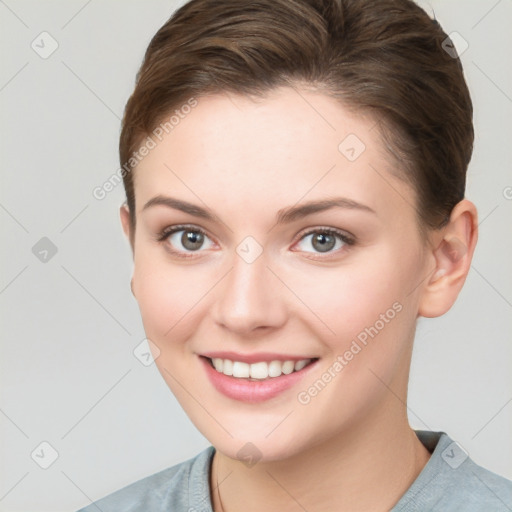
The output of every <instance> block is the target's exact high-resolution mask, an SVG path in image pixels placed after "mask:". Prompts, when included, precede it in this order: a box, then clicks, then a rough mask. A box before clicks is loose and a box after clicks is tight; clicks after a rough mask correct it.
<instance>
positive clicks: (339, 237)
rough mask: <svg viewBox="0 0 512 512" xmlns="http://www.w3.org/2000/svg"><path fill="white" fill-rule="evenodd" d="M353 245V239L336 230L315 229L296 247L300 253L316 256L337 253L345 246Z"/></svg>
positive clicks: (306, 234)
mask: <svg viewBox="0 0 512 512" xmlns="http://www.w3.org/2000/svg"><path fill="white" fill-rule="evenodd" d="M354 243H355V240H354V238H353V237H351V236H349V235H348V234H347V233H345V232H343V231H340V230H338V229H334V228H315V229H314V230H310V231H308V232H307V233H305V234H304V235H303V236H302V237H301V239H300V240H299V242H298V244H297V245H298V246H299V249H300V250H301V251H304V252H311V253H316V254H318V253H328V252H337V251H339V250H340V249H343V247H345V246H347V245H354ZM311 248H313V250H311Z"/></svg>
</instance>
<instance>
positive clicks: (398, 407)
mask: <svg viewBox="0 0 512 512" xmlns="http://www.w3.org/2000/svg"><path fill="white" fill-rule="evenodd" d="M394 402H395V403H386V404H382V407H381V408H380V410H379V411H375V412H374V413H372V417H371V418H365V419H364V422H358V424H357V425H354V427H352V428H349V429H346V430H344V431H343V432H342V433H340V434H338V435H336V436H334V437H331V438H329V439H328V440H325V441H322V442H320V443H318V444H316V445H314V446H312V447H310V448H309V449H307V450H304V451H302V452H300V453H298V454H296V455H293V456H292V457H289V458H287V459H285V460H279V461H270V462H263V461H260V462H258V463H257V464H256V465H255V466H253V467H250V468H248V467H246V466H245V465H244V464H243V463H241V462H240V461H237V460H233V459H231V458H229V457H226V456H225V455H223V454H222V453H220V452H218V451H216V452H215V455H214V458H213V463H212V472H211V482H210V484H211V485H210V488H211V489H212V490H213V491H212V503H213V507H214V511H215V512H233V511H236V510H244V511H246V512H256V511H258V512H259V511H261V510H262V509H264V510H266V511H268V512H274V511H275V512H277V511H279V512H288V511H289V512H292V511H300V510H315V511H318V512H324V511H325V512H328V511H332V510H338V511H348V510H350V511H376V512H378V511H389V510H390V509H391V508H392V507H393V506H394V505H395V504H396V502H397V501H398V500H399V499H400V498H401V497H402V495H403V494H404V493H405V492H406V490H407V489H408V488H409V487H410V485H411V484H412V482H413V481H414V480H415V479H416V478H417V476H418V475H419V473H420V472H421V470H422V469H423V467H424V466H425V464H426V463H427V461H428V459H429V457H430V454H429V452H428V451H427V450H426V448H425V447H424V446H423V445H422V444H421V442H420V441H419V439H418V438H417V437H416V434H415V433H414V431H413V430H412V429H411V428H410V426H409V424H408V421H407V417H406V413H405V410H404V409H405V408H404V407H403V405H402V404H401V403H400V402H399V401H398V400H396V398H394ZM362 425H364V426H362ZM217 481H218V483H219V487H218V489H217ZM219 496H220V499H219Z"/></svg>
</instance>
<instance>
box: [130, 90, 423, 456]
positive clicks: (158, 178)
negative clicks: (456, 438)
mask: <svg viewBox="0 0 512 512" xmlns="http://www.w3.org/2000/svg"><path fill="white" fill-rule="evenodd" d="M392 169H393V163H392V161H391V158H390V157H389V156H388V154H387V153H386V152H385V151H384V149H383V144H382V143H381V141H380V139H379V133H378V130H377V128H376V127H375V120H373V119H371V118H368V117H365V116H362V115H356V114H354V113H351V112H349V111H348V110H347V109H345V108H344V107H342V106H341V105H340V104H339V103H338V102H336V101H335V100H333V99H331V98H328V97H327V96H324V95H322V94H320V93H314V92H307V91H304V90H302V91H301V92H300V94H298V93H297V92H296V91H295V90H293V89H290V88H281V89H276V90H274V91H272V93H270V94H269V95H268V96H267V97H266V98H265V99H261V98H260V99H257V100H253V99H249V98H247V97H241V96H228V95H215V96H209V97H203V98H200V99H199V100H198V104H197V106H195V107H194V108H193V109H191V112H190V113H189V114H188V115H187V116H184V118H183V119H181V120H180V122H179V125H177V126H175V127H174V129H173V130H172V131H170V132H169V133H168V134H167V135H165V137H163V138H162V141H161V142H159V143H158V144H157V145H156V147H154V148H153V149H152V150H151V151H150V152H149V154H148V155H147V156H146V157H145V158H144V159H143V160H142V161H141V162H140V163H139V164H138V166H137V168H136V169H135V200H136V205H137V210H136V222H137V224H136V231H135V236H134V247H133V248H134V275H133V283H132V284H133V292H134V295H135V297H136V299H137V301H138V303H139V306H140V311H141V314H142V320H143V324H144V328H145V331H146V335H147V337H148V339H149V340H151V342H152V343H153V344H154V347H157V348H155V352H154V353H155V356H157V357H156V364H157V366H158V368H159V370H160V372H161V374H162V376H163V378H164V379H165V381H166V382H167V384H168V385H169V387H170V388H171V390H172V392H173V393H174V394H175V395H176V397H177V399H178V400H179V402H180V403H181V405H182V407H183V408H184V410H185V412H186V413H187V414H188V416H189V417H190V418H191V420H192V421H193V422H194V424H195V425H196V426H197V428H198V429H199V430H200V431H201V432H202V433H203V434H204V436H205V437H206V438H208V439H209V441H210V442H211V443H212V444H213V445H214V446H215V447H216V448H217V449H218V450H219V451H221V452H222V453H224V454H226V455H228V456H230V457H232V458H237V453H238V452H239V450H240V449H241V448H242V447H244V445H246V443H247V442H251V443H253V444H254V445H255V446H256V447H257V449H258V450H259V456H261V457H262V458H263V459H264V460H278V459H285V458H287V457H291V456H293V455H294V454H297V453H299V452H302V451H304V450H307V449H308V448H310V447H312V446H314V445H315V444H316V443H319V442H322V441H327V440H329V439H334V438H336V437H337V436H343V435H344V433H346V432H348V431H349V430H353V429H355V428H358V427H361V426H362V425H364V424H367V423H368V421H369V418H371V417H373V418H374V419H375V421H380V420H379V418H381V417H382V415H380V416H379V413H378V411H383V410H384V409H385V406H386V404H387V403H388V401H389V400H391V399H392V400H393V401H394V402H397V401H396V397H394V396H392V394H391V393H390V392H389V390H388V387H391V388H392V389H394V390H395V391H396V393H398V394H401V393H405V390H406V383H407V373H408V365H409V358H410V347H411V343H412V339H413V336H414V328H415V323H416V318H417V316H418V304H419V301H420V294H421V288H422V287H421V283H422V280H424V279H425V277H426V275H427V274H428V270H429V269H428V266H429V264H430V263H431V261H430V260H429V257H428V251H427V250H426V249H425V243H424V240H423V239H422V237H421V235H420V230H419V227H418V221H417V217H416V212H415V208H414V204H415V202H416V199H415V194H414V192H413V190H412V189H411V188H410V187H409V186H408V185H407V184H406V183H405V182H403V181H401V180H399V179H398V178H396V177H395V175H394V174H393V173H392V172H391V171H392ZM328 201H330V203H328ZM306 205H309V207H305V206H306ZM124 220H125V224H126V217H125V219H124ZM214 359H215V360H216V361H213V360H214ZM210 360H212V362H210ZM219 360H221V361H222V363H220V362H219ZM225 360H228V362H226V361H225ZM271 361H274V362H271ZM276 361H278V362H276ZM284 361H288V362H287V363H286V362H284ZM298 361H305V362H307V363H308V364H306V366H305V367H304V368H302V369H300V366H301V365H303V364H305V363H304V362H302V363H298V364H296V363H297V362H298ZM232 362H233V363H232ZM269 362H270V364H268V363H269ZM256 363H258V364H256ZM212 364H217V365H218V367H219V369H220V368H221V366H220V365H221V364H222V369H223V371H224V370H225V372H226V373H228V374H229V373H230V372H233V371H234V372H235V375H239V376H240V377H236V376H229V375H224V373H220V372H219V371H217V370H216V369H214V368H213V367H212ZM295 368H298V369H299V370H298V371H295ZM292 369H293V371H292ZM267 371H270V372H271V375H274V372H276V373H275V375H278V374H281V376H279V377H276V376H269V377H266V378H265V375H266V372H267ZM239 372H240V373H239ZM290 372H292V373H290ZM247 375H249V376H251V375H252V377H250V378H247ZM244 376H245V377H244Z"/></svg>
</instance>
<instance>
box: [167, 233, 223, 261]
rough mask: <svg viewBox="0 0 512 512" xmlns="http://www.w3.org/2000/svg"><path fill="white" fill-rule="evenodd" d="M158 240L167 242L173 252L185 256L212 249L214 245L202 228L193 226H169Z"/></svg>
mask: <svg viewBox="0 0 512 512" xmlns="http://www.w3.org/2000/svg"><path fill="white" fill-rule="evenodd" d="M158 241H159V242H165V243H166V244H167V245H168V249H169V250H170V251H171V252H172V253H174V254H176V255H177V256H180V257H184V258H187V257H190V256H191V254H190V253H194V252H200V249H210V248H211V247H213V245H214V244H213V242H212V241H211V240H210V238H209V237H208V235H207V234H206V233H205V232H204V231H203V230H202V229H201V228H198V227H193V226H171V227H168V228H166V229H164V230H163V231H162V232H161V233H160V235H159V237H158ZM187 253H188V254H187Z"/></svg>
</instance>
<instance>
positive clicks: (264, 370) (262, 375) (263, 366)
mask: <svg viewBox="0 0 512 512" xmlns="http://www.w3.org/2000/svg"><path fill="white" fill-rule="evenodd" d="M251 377H252V378H253V379H266V378H267V377H268V364H267V363H265V362H264V361H262V362H261V363H253V364H251Z"/></svg>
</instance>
